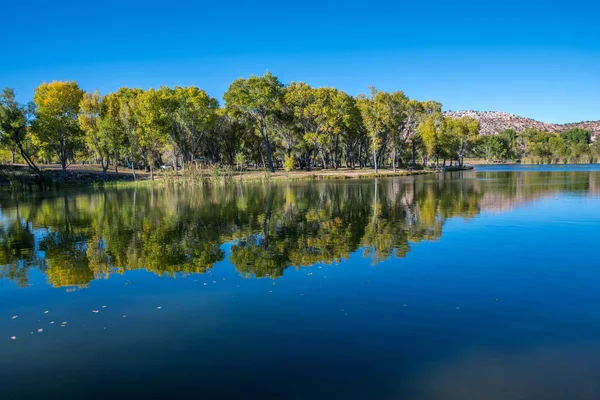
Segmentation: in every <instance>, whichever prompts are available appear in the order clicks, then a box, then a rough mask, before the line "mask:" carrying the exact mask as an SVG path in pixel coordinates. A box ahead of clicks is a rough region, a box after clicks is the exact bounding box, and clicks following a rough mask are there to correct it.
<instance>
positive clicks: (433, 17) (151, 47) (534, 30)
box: [0, 0, 600, 122]
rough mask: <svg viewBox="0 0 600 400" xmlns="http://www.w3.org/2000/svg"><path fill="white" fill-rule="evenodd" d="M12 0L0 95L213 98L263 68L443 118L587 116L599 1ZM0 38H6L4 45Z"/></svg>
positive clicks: (595, 93)
mask: <svg viewBox="0 0 600 400" xmlns="http://www.w3.org/2000/svg"><path fill="white" fill-rule="evenodd" d="M490 3H491V2H484V1H478V2H475V1H467V2H466V1H444V2H437V1H434V0H431V1H428V2H419V1H410V2H407V1H394V2H392V1H389V2H388V1H370V2H360V3H353V2H349V1H345V2H342V1H325V0H321V1H314V0H307V1H302V2H289V1H288V2H285V1H279V2H275V1H270V0H264V1H261V2H249V1H238V0H231V1H228V2H200V1H197V2H191V1H190V2H182V1H176V0H173V1H170V2H153V1H145V2H141V1H126V0H121V1H113V0H108V1H102V2H84V1H78V2H75V1H60V0H57V1H43V2H42V1H19V2H16V1H13V2H5V4H3V6H2V14H3V18H1V19H0V24H1V25H2V30H3V32H4V35H3V36H4V38H5V40H4V43H3V46H2V54H3V55H2V57H0V86H10V87H13V88H15V90H17V94H18V96H19V98H20V99H21V100H22V101H26V100H29V99H30V98H31V97H32V96H33V90H34V88H35V87H36V86H37V85H39V84H40V83H41V82H45V81H52V80H65V79H68V80H76V81H78V82H79V84H80V85H81V87H82V88H84V89H86V90H93V89H96V88H97V89H99V90H100V91H101V92H102V93H108V92H110V91H113V90H115V89H117V88H118V87H120V86H130V87H141V88H149V87H158V86H161V85H195V86H198V87H200V88H203V89H205V90H206V91H207V92H209V93H210V94H211V95H213V96H215V97H217V98H219V99H221V97H222V95H223V93H224V91H225V90H227V87H228V85H229V83H230V82H231V81H232V80H233V79H235V78H238V77H240V76H242V77H246V76H249V75H251V74H255V75H256V74H262V73H264V72H265V71H266V70H269V71H271V72H273V73H274V74H275V75H277V76H279V78H280V79H281V80H282V81H283V82H285V83H287V82H290V81H304V82H307V83H309V84H311V85H314V86H335V87H338V88H340V89H342V90H345V91H347V92H348V93H350V94H359V93H362V92H366V91H367V88H368V86H369V85H375V86H377V87H378V88H380V89H382V90H403V91H404V92H405V93H406V94H407V95H409V96H410V97H414V98H417V99H420V100H426V99H432V100H438V101H441V102H442V103H443V104H444V109H446V110H459V109H475V110H494V111H506V112H511V113H513V114H517V115H522V116H527V117H531V118H535V119H539V120H543V121H548V122H574V121H580V120H594V119H600V29H599V28H598V21H597V18H598V15H600V5H599V4H598V3H596V4H593V3H592V2H591V1H590V2H582V1H578V0H575V1H569V2H561V3H553V2H551V1H545V2H542V1H513V0H508V1H503V2H497V3H498V4H497V5H492V4H490ZM7 38H8V40H7Z"/></svg>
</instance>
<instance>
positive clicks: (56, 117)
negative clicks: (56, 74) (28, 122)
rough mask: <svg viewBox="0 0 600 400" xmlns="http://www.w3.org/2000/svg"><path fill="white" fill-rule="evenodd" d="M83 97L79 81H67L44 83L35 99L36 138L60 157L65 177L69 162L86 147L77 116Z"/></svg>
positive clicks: (36, 90) (37, 91)
mask: <svg viewBox="0 0 600 400" xmlns="http://www.w3.org/2000/svg"><path fill="white" fill-rule="evenodd" d="M82 98H83V90H81V89H80V88H79V85H78V84H77V82H66V81H65V82H59V81H55V82H52V83H42V84H41V85H40V86H38V87H37V88H36V89H35V94H34V96H33V101H34V102H35V104H36V106H37V114H36V120H35V123H34V134H35V136H34V137H35V139H36V141H37V142H38V143H40V145H42V146H43V147H45V148H47V149H49V150H50V151H51V152H52V153H53V154H55V155H56V156H57V157H58V158H59V160H60V165H61V167H62V173H63V176H64V175H65V174H66V170H67V163H68V162H69V160H72V159H73V157H74V156H75V153H76V152H77V151H79V150H80V149H81V148H82V147H83V144H84V134H83V131H82V130H81V128H80V127H79V123H78V117H77V116H78V114H79V104H80V103H81V99H82Z"/></svg>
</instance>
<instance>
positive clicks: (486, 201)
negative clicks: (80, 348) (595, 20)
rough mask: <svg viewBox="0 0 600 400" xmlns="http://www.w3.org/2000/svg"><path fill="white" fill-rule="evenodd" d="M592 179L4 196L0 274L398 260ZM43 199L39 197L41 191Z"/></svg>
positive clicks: (588, 186) (69, 281)
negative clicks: (469, 221)
mask: <svg viewBox="0 0 600 400" xmlns="http://www.w3.org/2000/svg"><path fill="white" fill-rule="evenodd" d="M599 188H600V175H599V173H598V172H593V171H592V172H568V171H565V172H560V173H557V172H544V171H538V172H472V171H471V172H465V173H459V174H446V175H445V176H438V177H436V176H428V177H416V178H398V179H385V180H375V181H373V180H371V181H351V182H347V181H346V182H343V181H342V182H334V183H331V182H318V183H314V182H312V183H283V184H266V185H250V184H248V185H246V184H229V185H227V186H216V187H214V186H206V187H201V188H199V187H198V188H187V189H186V188H181V187H170V188H162V187H161V188H145V189H135V190H114V191H100V192H88V193H84V194H77V195H71V194H64V195H61V196H46V197H43V196H42V197H33V198H19V197H18V196H17V197H12V198H6V197H4V198H1V199H0V206H1V218H0V277H1V278H5V279H10V280H13V281H15V282H17V283H18V284H19V285H20V286H26V285H27V284H28V279H27V276H28V270H29V269H31V268H39V269H40V270H41V271H43V272H44V273H45V274H46V276H47V279H48V282H49V283H51V284H52V285H53V286H55V287H62V286H77V287H84V286H86V285H87V284H88V283H89V282H90V281H92V280H94V279H99V278H102V277H107V276H109V275H110V274H112V273H121V272H124V271H125V270H135V269H146V270H148V271H152V272H154V273H156V274H160V275H163V274H166V275H175V274H177V273H204V272H206V271H207V269H210V268H212V267H213V265H214V264H215V263H217V262H219V261H221V260H223V258H224V257H225V253H224V252H223V250H222V245H223V244H224V243H225V242H232V243H233V245H232V248H231V257H230V261H231V262H232V263H233V264H234V265H235V267H236V269H237V270H238V271H239V272H240V274H242V275H244V276H247V277H252V276H254V277H272V278H276V277H279V276H281V275H283V272H284V270H285V269H286V268H287V267H290V266H295V267H301V266H311V265H313V264H315V263H332V262H337V261H339V260H341V259H347V258H349V257H350V254H351V253H353V252H355V251H357V250H361V251H362V255H363V256H364V257H366V258H369V259H370V260H371V263H372V264H377V263H378V262H380V261H382V260H385V259H387V258H389V257H405V256H406V255H407V253H408V251H409V250H410V246H411V245H412V244H414V243H418V242H419V241H423V240H436V239H438V238H439V237H441V235H442V228H443V226H444V223H445V221H446V220H447V219H449V218H451V217H455V216H461V217H464V218H472V217H475V216H477V215H478V214H479V213H480V212H482V211H494V210H505V209H508V208H511V207H513V206H515V205H517V204H519V203H522V202H526V201H529V200H532V199H536V198H539V197H541V196H547V195H551V194H555V193H558V192H574V193H577V194H583V193H594V192H597V191H598V189H599ZM38 196H39V195H38Z"/></svg>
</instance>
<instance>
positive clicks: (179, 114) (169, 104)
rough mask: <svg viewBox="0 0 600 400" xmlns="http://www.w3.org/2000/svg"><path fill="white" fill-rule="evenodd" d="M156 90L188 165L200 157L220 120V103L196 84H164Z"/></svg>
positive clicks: (180, 151)
mask: <svg viewBox="0 0 600 400" xmlns="http://www.w3.org/2000/svg"><path fill="white" fill-rule="evenodd" d="M157 93H158V95H159V96H160V100H161V101H160V105H161V111H162V113H163V114H164V116H165V117H166V118H167V120H166V121H167V123H168V133H169V136H170V138H171V140H172V142H173V144H174V145H175V147H176V150H177V153H178V154H179V155H181V157H182V159H183V165H184V166H185V164H186V163H189V162H190V161H192V160H193V159H194V158H195V157H197V156H198V152H199V150H200V148H201V145H202V143H203V140H204V139H205V136H206V134H207V133H208V132H209V131H210V129H211V128H212V125H213V124H214V123H215V121H216V120H217V117H218V115H217V110H218V109H219V102H218V101H217V100H216V99H215V98H214V97H210V96H209V95H208V94H206V92H205V91H204V90H201V89H198V88H197V87H195V86H190V87H179V86H175V88H173V89H171V88H168V87H161V88H160V89H159V90H158V91H157Z"/></svg>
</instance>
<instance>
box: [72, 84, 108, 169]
mask: <svg viewBox="0 0 600 400" xmlns="http://www.w3.org/2000/svg"><path fill="white" fill-rule="evenodd" d="M101 111H102V96H100V93H98V91H97V90H96V91H94V92H93V93H85V94H84V96H83V98H82V99H81V102H80V103H79V126H80V127H81V129H82V130H83V131H84V132H85V141H86V144H87V145H88V147H89V148H90V149H91V150H92V151H93V152H94V153H95V154H96V157H97V159H98V160H99V161H100V166H101V167H102V178H103V179H106V170H107V169H108V167H109V166H110V154H111V147H110V143H109V141H108V140H106V139H107V137H106V136H105V135H104V133H106V131H105V130H103V129H101V122H100V121H101V119H100V115H101Z"/></svg>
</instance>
